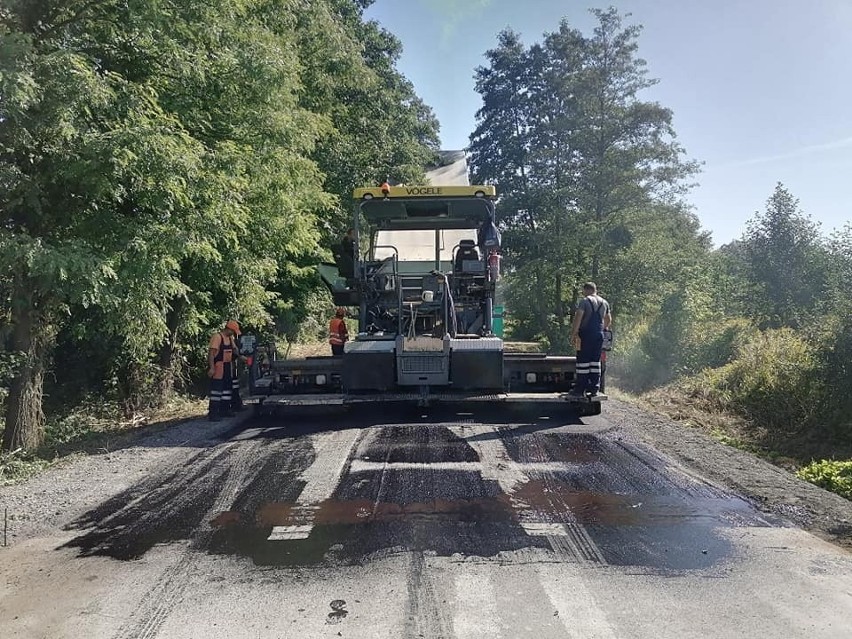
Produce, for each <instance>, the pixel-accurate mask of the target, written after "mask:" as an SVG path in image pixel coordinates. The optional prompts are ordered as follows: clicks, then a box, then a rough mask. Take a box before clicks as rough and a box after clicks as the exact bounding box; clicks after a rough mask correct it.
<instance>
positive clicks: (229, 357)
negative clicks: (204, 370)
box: [210, 333, 237, 379]
mask: <svg viewBox="0 0 852 639" xmlns="http://www.w3.org/2000/svg"><path fill="white" fill-rule="evenodd" d="M210 350H214V351H216V356H215V357H214V358H213V379H222V378H223V377H224V376H225V364H226V363H228V364H229V363H232V362H233V361H234V353H236V352H237V347H236V345H235V344H234V338H233V337H230V338H228V339H227V340H226V339H225V336H224V335H222V333H216V334H215V335H214V336H213V337H211V338H210Z"/></svg>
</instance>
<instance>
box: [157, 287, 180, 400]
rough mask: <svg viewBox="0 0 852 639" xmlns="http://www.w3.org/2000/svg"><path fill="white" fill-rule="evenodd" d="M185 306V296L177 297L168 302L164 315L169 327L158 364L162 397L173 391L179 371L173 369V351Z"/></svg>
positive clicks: (174, 350) (175, 349)
mask: <svg viewBox="0 0 852 639" xmlns="http://www.w3.org/2000/svg"><path fill="white" fill-rule="evenodd" d="M185 308H186V298H184V297H177V298H174V299H172V300H171V302H170V303H169V312H168V315H167V316H166V326H167V327H168V329H169V332H168V335H167V336H166V339H165V341H164V342H163V344H162V346H161V347H160V354H159V364H160V369H161V372H160V374H161V376H162V377H161V382H160V385H161V389H162V393H163V397H164V399H167V398H168V397H169V396H171V395H172V394H173V393H174V390H175V378H176V377H177V375H178V373H179V371H177V370H175V361H174V357H175V353H176V352H177V342H178V332H179V329H180V323H181V320H182V319H183V312H184V309H185Z"/></svg>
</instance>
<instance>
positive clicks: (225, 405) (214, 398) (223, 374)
mask: <svg viewBox="0 0 852 639" xmlns="http://www.w3.org/2000/svg"><path fill="white" fill-rule="evenodd" d="M239 335H240V325H239V324H238V323H237V322H236V321H235V320H228V322H227V323H226V324H225V328H223V329H222V330H221V331H219V332H218V333H216V334H215V335H214V336H213V337H211V338H210V347H209V349H208V350H207V364H208V370H207V376H208V377H209V378H210V401H209V403H208V408H207V416H208V418H209V419H210V421H213V422H215V421H219V420H220V419H222V418H223V417H227V416H228V415H230V414H231V413H232V411H233V410H234V409H236V408H240V404H241V401H240V386H239V379H238V378H237V375H236V363H237V360H238V359H239V356H240V351H239V347H238V346H237V339H236V338H237V337H239Z"/></svg>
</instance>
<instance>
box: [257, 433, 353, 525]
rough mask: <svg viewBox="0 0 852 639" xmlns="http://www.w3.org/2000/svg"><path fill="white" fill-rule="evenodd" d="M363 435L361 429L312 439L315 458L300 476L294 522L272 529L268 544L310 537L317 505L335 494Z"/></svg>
mask: <svg viewBox="0 0 852 639" xmlns="http://www.w3.org/2000/svg"><path fill="white" fill-rule="evenodd" d="M360 435H361V430H360V429H358V428H353V429H349V430H339V431H334V432H331V433H320V434H317V435H314V436H313V446H314V452H315V455H316V457H315V458H314V463H313V464H311V465H310V466H309V467H308V468H307V469H306V470H305V472H303V473H302V474H301V475H300V476H299V479H300V480H302V481H304V482H305V487H304V488H303V489H302V493H301V494H300V495H299V498H298V499H297V500H296V506H295V507H294V508H293V510H292V511H291V512H290V519H291V521H293V522H294V523H293V524H291V525H288V526H275V527H273V529H272V532H271V533H270V535H269V537H267V539H268V540H269V541H282V540H288V539H307V538H308V536H309V535H310V534H311V530H312V529H313V527H314V518H315V517H316V511H317V507H318V505H319V504H320V503H322V502H324V501H325V500H327V499H330V498H331V496H332V495H333V494H334V491H335V490H336V489H337V485H338V484H339V483H340V477H341V476H342V475H343V469H344V468H345V467H346V463H347V462H348V461H349V457H350V456H351V455H352V449H353V448H354V446H355V443H356V442H357V441H358V437H359V436H360Z"/></svg>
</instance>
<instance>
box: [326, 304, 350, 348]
mask: <svg viewBox="0 0 852 639" xmlns="http://www.w3.org/2000/svg"><path fill="white" fill-rule="evenodd" d="M345 317H346V309H345V308H343V307H338V308H337V310H336V311H335V313H334V317H332V318H331V321H330V322H329V323H328V343H329V344H331V354H332V356H333V357H343V345H344V344H345V343H346V342H347V341H349V331H348V329H347V328H346V320H345V319H344V318H345Z"/></svg>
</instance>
